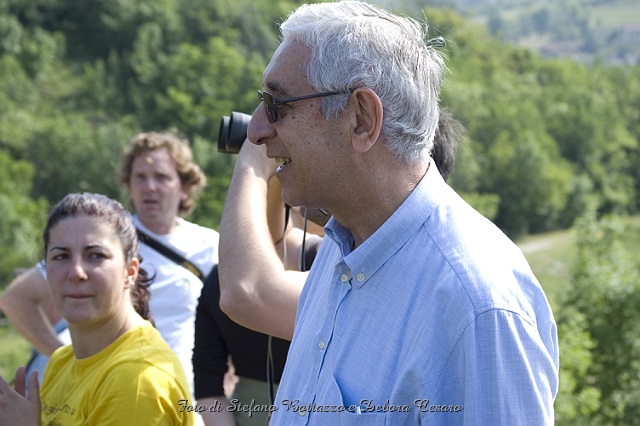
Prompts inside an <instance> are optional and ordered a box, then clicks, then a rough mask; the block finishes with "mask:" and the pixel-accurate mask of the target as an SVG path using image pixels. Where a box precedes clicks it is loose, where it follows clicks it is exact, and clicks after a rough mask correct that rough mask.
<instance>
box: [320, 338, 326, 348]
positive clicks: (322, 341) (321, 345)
mask: <svg viewBox="0 0 640 426" xmlns="http://www.w3.org/2000/svg"><path fill="white" fill-rule="evenodd" d="M318 347H319V348H320V349H324V348H326V347H327V343H326V342H325V341H324V340H320V341H319V342H318Z"/></svg>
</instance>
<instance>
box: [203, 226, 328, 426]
mask: <svg viewBox="0 0 640 426" xmlns="http://www.w3.org/2000/svg"><path fill="white" fill-rule="evenodd" d="M321 241H322V240H321V239H320V238H315V237H311V238H308V241H307V242H306V247H305V253H304V255H305V261H304V264H305V268H304V270H309V268H310V267H311V263H312V262H313V258H314V257H315V253H317V251H318V247H319V245H320V242H321ZM195 333H196V335H195V347H194V351H193V366H194V376H195V381H194V385H195V398H196V400H197V401H198V405H199V406H201V407H205V409H206V411H203V412H202V413H201V414H202V415H203V418H204V421H205V424H206V425H207V426H209V425H214V424H215V425H219V424H221V423H222V424H225V423H223V422H224V421H226V422H229V421H230V420H229V417H230V416H229V413H232V414H233V417H234V420H235V424H237V425H264V424H266V422H267V419H268V414H269V407H270V406H271V401H270V398H269V396H270V389H269V377H268V375H269V373H268V372H269V371H272V378H273V381H272V383H273V384H274V389H273V392H274V394H275V386H276V385H277V383H279V382H280V378H281V377H282V371H283V370H284V364H285V361H286V358H287V352H288V350H289V344H290V343H291V342H290V341H288V340H284V339H279V338H276V337H270V336H267V335H266V334H263V333H259V332H257V331H253V330H250V329H248V328H246V327H243V326H241V325H239V324H237V323H235V322H233V321H232V320H231V319H230V318H229V317H228V316H227V315H226V314H224V313H223V312H222V310H220V281H219V278H218V266H217V265H216V266H214V268H213V269H212V271H211V273H210V274H209V276H208V277H207V279H206V280H205V282H204V287H203V288H202V293H201V295H200V299H199V300H198V308H197V310H196V329H195ZM269 355H270V357H269ZM229 357H231V359H232V362H233V366H234V368H235V375H236V376H237V377H238V382H237V384H236V386H235V390H234V393H233V395H232V396H231V400H230V401H229V400H227V399H226V398H225V389H224V381H225V374H227V372H228V359H229ZM269 366H272V370H270V368H269ZM216 407H217V408H216ZM247 407H248V408H247ZM223 411H227V412H226V413H224V412H223ZM223 419H224V420H223ZM226 424H233V423H226Z"/></svg>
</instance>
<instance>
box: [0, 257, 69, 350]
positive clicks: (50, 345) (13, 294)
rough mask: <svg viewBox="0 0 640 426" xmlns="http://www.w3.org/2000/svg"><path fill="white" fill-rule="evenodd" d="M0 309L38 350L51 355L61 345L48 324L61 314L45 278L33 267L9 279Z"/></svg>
mask: <svg viewBox="0 0 640 426" xmlns="http://www.w3.org/2000/svg"><path fill="white" fill-rule="evenodd" d="M0 309H2V310H3V311H4V313H5V315H6V316H7V318H8V319H9V321H11V323H12V324H13V326H14V327H15V328H16V329H17V330H18V331H19V332H20V333H21V334H22V335H23V336H24V337H25V338H26V339H27V340H28V341H29V342H30V343H31V344H32V345H33V347H34V348H36V350H37V351H38V352H40V353H42V354H44V355H47V356H51V354H52V353H53V351H55V350H56V349H57V348H59V347H60V346H62V342H60V340H59V339H58V337H57V336H56V333H55V332H54V330H53V326H52V325H51V322H52V321H54V322H55V321H57V320H58V319H59V318H60V314H59V313H58V311H57V310H56V309H55V307H54V306H53V302H52V301H51V295H50V294H49V288H48V287H47V282H46V281H45V280H44V277H43V276H42V274H40V271H38V269H37V268H36V267H33V268H31V269H29V270H27V271H26V272H24V273H22V274H20V275H18V277H16V278H15V279H14V280H13V282H11V284H10V285H9V287H8V288H7V289H6V290H5V292H4V294H3V295H2V297H1V298H0Z"/></svg>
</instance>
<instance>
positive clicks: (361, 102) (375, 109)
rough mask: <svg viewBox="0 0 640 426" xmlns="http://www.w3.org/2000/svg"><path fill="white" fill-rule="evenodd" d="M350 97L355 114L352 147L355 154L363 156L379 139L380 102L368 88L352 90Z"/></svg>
mask: <svg viewBox="0 0 640 426" xmlns="http://www.w3.org/2000/svg"><path fill="white" fill-rule="evenodd" d="M351 96H352V102H353V108H354V112H355V128H354V129H353V134H352V146H353V149H355V150H356V152H359V153H363V154H364V153H365V152H367V151H369V150H370V149H371V147H373V145H374V144H375V143H376V141H377V140H378V138H379V137H380V128H381V127H382V116H383V112H382V101H381V100H380V97H379V96H378V94H377V93H376V92H374V91H373V90H371V89H370V88H368V87H361V88H358V89H356V90H354V91H353V94H352V95H351Z"/></svg>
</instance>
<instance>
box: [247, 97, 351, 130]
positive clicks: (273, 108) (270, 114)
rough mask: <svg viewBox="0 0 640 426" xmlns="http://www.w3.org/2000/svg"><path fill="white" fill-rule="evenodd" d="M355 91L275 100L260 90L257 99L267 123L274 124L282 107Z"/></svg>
mask: <svg viewBox="0 0 640 426" xmlns="http://www.w3.org/2000/svg"><path fill="white" fill-rule="evenodd" d="M354 90H355V89H346V90H336V91H334V92H324V93H316V94H314V95H306V96H298V97H297V98H289V99H282V100H280V99H277V98H276V97H275V96H273V95H272V94H271V93H269V92H263V91H262V90H258V97H259V98H260V102H262V105H263V106H264V110H265V112H266V113H267V119H268V120H269V123H275V122H276V121H278V110H279V109H280V108H282V106H283V105H285V104H288V103H291V102H297V101H303V100H305V99H313V98H323V97H325V96H334V95H342V94H345V93H353V91H354Z"/></svg>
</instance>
